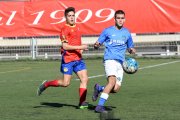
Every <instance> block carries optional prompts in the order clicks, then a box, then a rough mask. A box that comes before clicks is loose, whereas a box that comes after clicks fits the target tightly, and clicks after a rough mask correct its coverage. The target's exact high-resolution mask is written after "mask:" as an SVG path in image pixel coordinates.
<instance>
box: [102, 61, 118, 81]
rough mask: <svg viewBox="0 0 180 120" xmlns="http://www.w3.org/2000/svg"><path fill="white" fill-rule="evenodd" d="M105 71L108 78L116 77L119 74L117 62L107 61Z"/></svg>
mask: <svg viewBox="0 0 180 120" xmlns="http://www.w3.org/2000/svg"><path fill="white" fill-rule="evenodd" d="M104 69H105V73H106V77H107V78H108V77H109V76H116V72H117V62H116V61H115V60H106V61H105V62H104Z"/></svg>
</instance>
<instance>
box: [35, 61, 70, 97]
mask: <svg viewBox="0 0 180 120" xmlns="http://www.w3.org/2000/svg"><path fill="white" fill-rule="evenodd" d="M72 66H73V62H71V63H62V64H61V72H62V73H63V79H55V80H50V81H43V83H42V84H41V85H40V86H39V88H38V90H37V94H38V95H41V94H42V92H43V91H44V90H46V89H47V88H48V87H59V86H60V87H67V86H69V84H70V80H71V76H72V72H73V69H72Z"/></svg>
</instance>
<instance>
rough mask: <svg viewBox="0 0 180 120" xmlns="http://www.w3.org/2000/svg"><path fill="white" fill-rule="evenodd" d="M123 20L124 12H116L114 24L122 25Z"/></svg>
mask: <svg viewBox="0 0 180 120" xmlns="http://www.w3.org/2000/svg"><path fill="white" fill-rule="evenodd" d="M124 22H125V16H124V14H116V18H115V24H116V26H117V27H122V26H123V24H124Z"/></svg>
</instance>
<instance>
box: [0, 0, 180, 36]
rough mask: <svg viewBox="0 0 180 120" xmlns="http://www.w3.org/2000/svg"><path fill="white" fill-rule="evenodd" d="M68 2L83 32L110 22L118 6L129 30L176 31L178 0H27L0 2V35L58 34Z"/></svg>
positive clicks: (93, 31) (90, 32)
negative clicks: (74, 11)
mask: <svg viewBox="0 0 180 120" xmlns="http://www.w3.org/2000/svg"><path fill="white" fill-rule="evenodd" d="M70 6H73V7H75V8H76V23H77V24H79V25H80V27H81V31H82V32H83V34H84V35H97V34H100V33H101V31H102V30H103V29H104V28H106V27H108V26H111V25H114V18H113V17H114V12H115V11H116V10H118V9H122V10H124V11H125V13H126V23H125V26H126V27H127V28H129V30H130V31H131V32H133V33H154V32H158V33H162V32H180V1H179V0H91V1H86V0H31V1H30V2H0V37H11V36H49V35H58V34H59V30H60V26H61V25H62V24H64V23H65V18H64V9H65V8H67V7H70Z"/></svg>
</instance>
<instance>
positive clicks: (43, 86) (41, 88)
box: [37, 80, 47, 96]
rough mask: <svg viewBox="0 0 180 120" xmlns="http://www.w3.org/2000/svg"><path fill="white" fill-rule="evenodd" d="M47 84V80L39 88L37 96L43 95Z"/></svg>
mask: <svg viewBox="0 0 180 120" xmlns="http://www.w3.org/2000/svg"><path fill="white" fill-rule="evenodd" d="M46 82H47V80H45V81H43V82H42V84H41V85H40V86H39V88H38V90H37V95H38V96H40V95H41V94H42V92H43V91H44V90H45V89H46V87H45V85H44V84H45V83H46Z"/></svg>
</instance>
